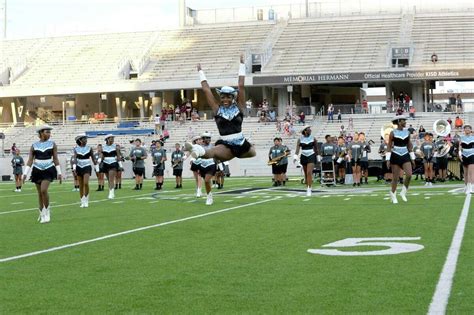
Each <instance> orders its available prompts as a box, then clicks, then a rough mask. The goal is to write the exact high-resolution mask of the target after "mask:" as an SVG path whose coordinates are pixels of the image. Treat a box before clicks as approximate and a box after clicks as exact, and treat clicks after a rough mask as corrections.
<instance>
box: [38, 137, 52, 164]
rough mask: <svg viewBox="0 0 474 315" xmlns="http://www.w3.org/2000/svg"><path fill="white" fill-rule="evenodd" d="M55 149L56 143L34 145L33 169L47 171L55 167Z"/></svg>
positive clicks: (39, 142) (40, 142)
mask: <svg viewBox="0 0 474 315" xmlns="http://www.w3.org/2000/svg"><path fill="white" fill-rule="evenodd" d="M53 148H54V142H53V141H50V140H48V141H44V142H42V141H38V142H35V143H33V154H34V161H33V167H34V168H37V169H39V170H46V169H48V168H50V167H53V166H54V162H53Z"/></svg>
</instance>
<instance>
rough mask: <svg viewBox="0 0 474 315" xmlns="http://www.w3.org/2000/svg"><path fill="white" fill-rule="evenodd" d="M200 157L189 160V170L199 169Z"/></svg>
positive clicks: (197, 170)
mask: <svg viewBox="0 0 474 315" xmlns="http://www.w3.org/2000/svg"><path fill="white" fill-rule="evenodd" d="M200 164H201V159H200V158H199V159H196V160H194V161H192V162H191V171H192V172H199V170H200V169H201V166H200Z"/></svg>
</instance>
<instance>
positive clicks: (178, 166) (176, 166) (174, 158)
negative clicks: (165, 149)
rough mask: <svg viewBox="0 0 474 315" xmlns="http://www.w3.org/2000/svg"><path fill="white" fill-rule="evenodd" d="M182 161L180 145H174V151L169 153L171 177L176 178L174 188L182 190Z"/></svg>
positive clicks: (182, 155)
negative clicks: (171, 169)
mask: <svg viewBox="0 0 474 315" xmlns="http://www.w3.org/2000/svg"><path fill="white" fill-rule="evenodd" d="M183 161H184V152H183V151H181V145H180V144H179V143H176V144H175V150H174V151H173V152H172V153H171V167H172V168H173V176H175V177H176V187H175V188H183Z"/></svg>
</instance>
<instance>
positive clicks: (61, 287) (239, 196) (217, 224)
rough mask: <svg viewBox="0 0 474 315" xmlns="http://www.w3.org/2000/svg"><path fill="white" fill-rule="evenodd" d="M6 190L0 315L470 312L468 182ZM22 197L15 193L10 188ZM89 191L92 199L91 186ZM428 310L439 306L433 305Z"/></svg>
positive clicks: (472, 273) (472, 238) (253, 182)
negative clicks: (44, 210) (404, 187)
mask: <svg viewBox="0 0 474 315" xmlns="http://www.w3.org/2000/svg"><path fill="white" fill-rule="evenodd" d="M12 186H14V184H11V183H9V184H0V313H2V314H10V313H64V312H69V313H104V312H110V313H115V312H118V313H131V312H133V313H198V314H199V313H332V314H334V313H337V314H341V313H378V314H395V313H396V314H407V313H409V314H427V313H432V314H436V313H443V312H444V309H445V308H446V312H448V313H459V314H472V313H474V294H473V292H474V268H473V267H472V262H473V261H474V218H473V215H472V211H471V212H469V210H470V209H469V208H470V203H471V202H470V201H471V196H470V195H467V196H466V195H465V194H464V193H463V192H462V185H461V184H460V182H453V183H447V184H443V185H441V184H438V185H434V186H433V187H424V186H422V184H421V183H420V181H418V182H416V181H415V182H414V185H413V187H412V188H411V189H410V190H409V192H408V202H407V203H404V202H403V201H402V200H401V198H399V204H391V203H390V202H389V196H388V192H389V187H388V186H387V185H385V184H379V183H376V182H375V181H371V182H370V184H369V185H363V186H362V187H360V188H357V189H353V188H352V187H347V186H343V187H335V188H326V187H319V186H318V185H314V187H313V196H312V197H306V196H305V191H304V187H303V185H301V184H300V183H299V179H296V178H295V179H294V180H293V181H290V182H289V183H288V184H287V185H286V186H285V187H275V188H274V187H271V181H270V178H253V177H250V178H228V179H226V183H225V187H224V189H222V190H214V204H213V205H212V206H206V205H205V204H204V203H205V198H204V197H203V198H196V197H195V196H194V193H195V187H194V183H193V182H192V181H191V180H185V181H184V183H183V187H184V188H183V189H181V190H178V189H174V181H171V180H168V181H167V182H165V185H164V190H163V191H159V192H156V191H155V190H153V187H154V185H153V183H152V182H151V181H146V182H145V183H144V188H143V190H141V191H134V190H132V188H133V187H134V184H133V183H132V181H125V182H124V184H123V188H122V189H121V190H117V191H116V194H115V195H116V198H115V199H114V200H107V199H106V198H107V192H96V191H92V192H91V195H90V200H91V202H90V205H89V208H79V204H80V202H79V193H77V192H72V191H71V189H72V186H71V183H70V182H69V183H68V182H66V183H63V184H62V185H59V184H58V183H57V182H55V183H53V184H52V185H51V188H50V197H51V201H52V202H53V204H52V207H51V208H52V210H51V211H52V218H51V222H50V223H49V224H39V223H38V222H36V219H37V216H38V212H37V210H36V205H37V196H36V191H35V190H33V189H34V187H33V185H32V184H31V183H27V184H26V185H25V186H24V189H23V191H22V192H21V193H15V192H13V191H12ZM13 188H14V187H13ZM95 188H96V183H95V182H93V184H92V185H91V190H95ZM430 306H431V308H430Z"/></svg>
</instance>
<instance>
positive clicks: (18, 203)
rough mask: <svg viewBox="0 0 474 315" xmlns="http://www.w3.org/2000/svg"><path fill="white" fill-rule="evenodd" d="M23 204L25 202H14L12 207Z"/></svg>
mask: <svg viewBox="0 0 474 315" xmlns="http://www.w3.org/2000/svg"><path fill="white" fill-rule="evenodd" d="M22 203H24V202H23V201H19V202H12V203H11V204H12V205H21V204H22Z"/></svg>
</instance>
